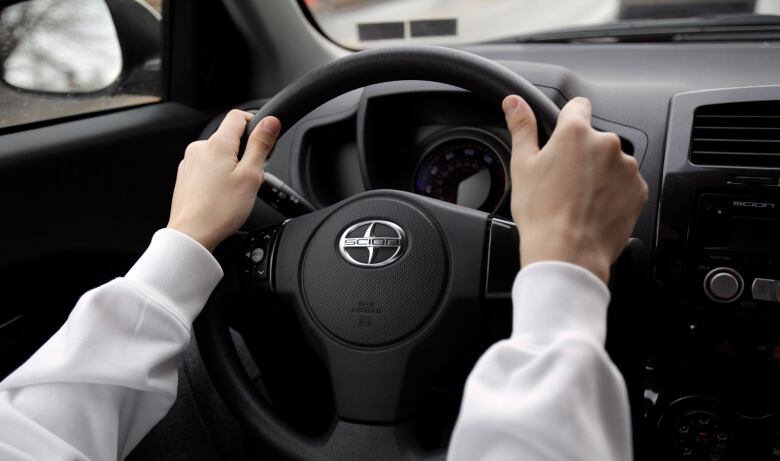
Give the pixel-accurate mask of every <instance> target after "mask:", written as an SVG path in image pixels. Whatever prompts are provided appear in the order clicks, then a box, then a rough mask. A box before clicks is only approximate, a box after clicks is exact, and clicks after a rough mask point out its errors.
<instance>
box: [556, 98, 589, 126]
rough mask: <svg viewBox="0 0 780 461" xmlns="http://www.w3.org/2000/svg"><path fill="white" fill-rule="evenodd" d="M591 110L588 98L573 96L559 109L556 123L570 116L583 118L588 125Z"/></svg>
mask: <svg viewBox="0 0 780 461" xmlns="http://www.w3.org/2000/svg"><path fill="white" fill-rule="evenodd" d="M591 110H592V107H591V104H590V100H588V98H583V97H577V98H574V99H572V100H571V101H569V102H568V103H566V105H565V106H563V109H561V113H560V115H558V123H561V122H563V121H565V120H567V119H571V118H579V119H583V120H585V121H586V122H588V125H590V117H591Z"/></svg>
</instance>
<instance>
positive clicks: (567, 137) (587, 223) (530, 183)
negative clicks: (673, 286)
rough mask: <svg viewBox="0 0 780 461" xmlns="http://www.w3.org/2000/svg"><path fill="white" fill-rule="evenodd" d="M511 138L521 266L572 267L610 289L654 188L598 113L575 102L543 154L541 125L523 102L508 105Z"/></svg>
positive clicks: (512, 99) (506, 101)
mask: <svg viewBox="0 0 780 461" xmlns="http://www.w3.org/2000/svg"><path fill="white" fill-rule="evenodd" d="M503 109H504V113H505V114H506V121H507V126H508V127H509V131H510V132H511V133H512V161H511V167H510V170H511V176H512V217H513V218H514V220H515V223H517V226H518V231H519V232H520V263H521V266H526V265H528V264H531V263H533V262H537V261H546V260H557V261H566V262H570V263H573V264H577V265H579V266H582V267H584V268H586V269H588V270H590V271H591V272H593V273H594V274H596V275H597V276H598V277H599V278H600V279H601V280H603V281H604V282H605V283H606V282H607V281H608V279H609V268H610V265H611V264H612V263H613V262H614V261H615V260H616V259H617V258H618V256H620V253H621V252H622V251H623V248H624V247H625V245H626V241H627V240H628V237H629V236H630V235H631V230H632V229H633V228H634V224H635V223H636V219H637V217H638V216H639V212H640V210H641V209H642V206H643V204H644V203H645V201H646V200H647V184H646V183H645V181H644V180H643V179H642V177H641V176H640V174H639V168H638V166H637V163H636V160H634V158H633V157H631V156H628V155H626V154H624V153H623V152H622V151H621V149H620V139H619V138H618V137H617V135H615V134H614V133H600V132H598V131H596V130H594V129H593V128H592V127H591V124H590V118H591V105H590V101H588V100H587V99H585V98H575V99H573V100H571V101H570V102H569V103H568V104H566V106H565V107H564V108H563V109H562V110H561V114H560V116H559V117H558V125H557V126H556V128H555V131H554V132H553V134H552V136H551V137H550V140H549V141H548V142H547V144H546V145H545V146H544V148H543V149H541V150H540V149H539V141H538V138H537V129H536V118H535V117H534V113H533V111H532V110H531V108H530V107H529V106H528V104H527V103H526V102H525V101H523V100H522V99H521V98H520V97H518V96H514V95H513V96H508V97H507V98H506V99H504V102H503Z"/></svg>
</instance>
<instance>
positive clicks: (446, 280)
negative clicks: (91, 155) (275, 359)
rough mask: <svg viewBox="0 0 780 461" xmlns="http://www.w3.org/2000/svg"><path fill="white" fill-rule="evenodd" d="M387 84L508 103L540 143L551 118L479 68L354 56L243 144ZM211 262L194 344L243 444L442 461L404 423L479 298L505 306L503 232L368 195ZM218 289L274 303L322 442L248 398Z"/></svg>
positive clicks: (548, 105)
mask: <svg viewBox="0 0 780 461" xmlns="http://www.w3.org/2000/svg"><path fill="white" fill-rule="evenodd" d="M395 80H428V81H434V82H441V83H445V84H450V85H454V86H457V87H461V88H464V89H466V90H469V91H471V92H473V93H475V94H478V95H481V96H483V97H485V98H487V99H488V100H489V101H490V102H491V103H494V104H495V107H496V108H498V107H500V103H501V101H502V100H503V98H504V97H506V96H507V95H509V94H518V95H520V96H521V97H523V98H524V99H525V100H526V101H528V103H529V104H530V106H531V107H532V108H533V110H534V112H535V113H536V116H537V119H538V121H539V126H540V129H541V131H542V134H543V135H549V134H550V132H551V130H552V128H553V127H554V126H555V122H556V120H557V116H558V112H559V110H558V108H557V107H556V106H555V105H554V104H553V103H552V101H550V100H549V99H548V98H547V97H546V96H545V95H544V94H543V93H542V92H540V91H539V90H538V89H537V88H536V87H534V86H533V85H532V84H530V83H529V82H528V81H526V80H525V79H523V78H522V77H520V76H518V75H516V74H515V73H513V72H511V71H510V70H508V69H507V68H505V67H503V66H501V65H499V64H496V63H494V62H492V61H489V60H487V59H484V58H481V57H478V56H475V55H473V54H470V53H466V52H463V51H456V50H452V49H446V48H438V47H428V46H415V47H397V48H383V49H377V50H371V51H363V52H359V53H355V54H353V55H350V56H348V57H345V58H343V59H339V60H337V61H335V62H332V63H330V64H327V65H325V66H323V67H321V68H319V69H317V70H315V71H313V72H311V73H310V74H308V75H306V76H304V77H303V78H301V79H300V80H298V81H297V82H295V83H293V84H292V85H290V86H289V87H287V88H286V89H284V90H283V91H281V92H280V93H279V94H277V95H276V96H275V97H274V98H273V99H271V100H270V101H269V102H268V103H267V104H265V105H264V106H263V107H262V108H261V109H260V111H259V112H258V113H257V114H256V115H255V117H254V118H253V119H252V121H251V123H250V124H249V127H248V131H251V129H253V128H254V126H255V125H256V124H257V123H258V122H259V120H260V119H262V118H263V117H265V116H266V115H275V116H277V117H278V118H279V119H280V120H281V122H282V130H285V129H287V128H289V127H291V126H293V125H294V124H295V123H296V122H297V121H299V120H300V119H301V118H302V117H304V116H305V115H306V114H308V113H309V112H310V111H312V110H313V109H315V108H316V107H318V106H319V105H321V104H323V103H325V102H327V101H329V100H330V99H332V98H334V97H336V96H339V95H341V94H343V93H345V92H347V91H351V90H354V89H357V88H361V87H364V86H367V85H371V84H376V83H382V82H387V81H395ZM411 110H413V109H411ZM217 254H218V255H220V256H218V257H219V258H220V259H221V262H222V264H223V267H225V271H226V277H225V280H223V283H222V284H221V287H222V288H221V289H218V290H217V292H215V294H214V296H212V298H211V300H210V301H209V305H208V306H207V307H206V309H205V310H204V312H203V314H202V315H201V318H200V319H199V320H198V322H197V324H196V337H197V341H198V346H199V348H200V351H201V354H202V356H203V359H204V363H205V365H206V367H207V369H208V371H209V374H210V376H211V378H212V381H213V382H214V385H215V387H216V389H217V391H218V392H219V394H220V396H221V398H222V400H223V401H224V402H225V404H226V405H227V406H228V408H229V409H230V410H231V411H232V412H233V414H234V415H235V416H236V417H237V418H238V419H239V420H240V421H241V422H242V423H243V425H244V426H245V428H246V430H248V431H249V432H250V434H252V435H254V436H256V437H258V438H259V439H261V440H262V441H263V442H264V443H266V444H267V445H268V446H270V447H272V448H273V449H274V450H275V451H277V452H278V453H279V454H280V455H282V456H283V457H284V458H289V459H301V460H320V459H323V460H324V459H329V460H333V459H338V460H352V459H361V460H362V459H372V460H378V459H388V460H398V459H411V460H421V459H442V458H443V457H444V455H445V454H444V453H443V452H441V451H439V452H431V451H426V450H423V449H421V448H420V447H418V446H416V444H415V442H414V437H413V436H412V434H411V431H410V428H409V425H408V424H407V423H406V421H408V419H409V417H410V416H411V414H412V412H413V410H414V408H415V406H416V405H417V404H418V403H419V399H420V396H421V394H422V392H423V391H424V390H425V388H426V386H428V385H429V384H430V380H431V378H432V376H433V374H434V373H435V372H436V371H437V369H438V368H439V365H440V364H443V363H446V362H447V359H448V357H452V356H453V355H455V354H458V353H462V351H463V345H464V342H465V341H462V338H464V337H466V336H468V335H469V332H471V331H472V329H473V328H474V324H475V323H476V322H477V320H478V318H479V315H480V314H479V306H480V305H481V303H482V302H483V301H484V300H485V298H489V297H495V296H508V292H509V290H510V287H511V280H512V278H513V276H514V272H515V271H516V270H517V254H518V253H517V233H516V231H515V229H514V225H513V224H512V223H508V222H506V221H501V220H498V219H494V218H492V217H491V216H490V215H488V214H486V213H482V212H479V211H475V210H472V209H468V208H465V207H461V206H457V205H452V204H449V203H446V202H441V201H437V200H433V199H429V198H426V197H421V196H418V195H414V194H411V193H406V192H400V191H389V190H378V191H369V192H365V193H362V194H358V195H356V196H354V197H351V198H349V199H346V200H344V201H342V202H340V203H338V204H336V205H333V206H330V207H328V208H325V209H321V210H317V211H314V212H312V213H309V214H306V215H304V216H300V217H298V218H295V219H291V220H287V221H286V222H284V223H282V224H279V225H277V226H274V227H271V228H266V229H259V230H255V231H252V232H249V233H246V234H238V235H236V236H234V237H232V238H231V239H229V240H228V241H226V243H225V244H223V245H222V248H221V250H220V251H218V253H217ZM236 282H237V283H236ZM229 287H233V288H238V289H242V290H247V291H249V292H251V293H256V294H257V296H268V295H269V293H275V295H276V296H278V297H279V299H280V300H281V302H283V303H284V304H285V305H287V306H289V307H290V308H293V309H295V312H296V314H297V317H298V320H299V321H300V323H301V326H302V329H303V331H304V333H305V336H306V338H307V340H308V342H309V344H310V346H311V347H312V349H313V350H314V351H315V353H316V354H317V356H318V357H319V359H320V360H321V362H322V363H323V364H324V365H325V367H326V368H327V370H328V373H329V376H330V380H331V385H332V390H333V397H334V401H335V406H336V414H337V418H336V420H335V421H334V423H333V425H332V428H331V430H330V431H328V433H327V434H326V435H324V436H320V437H316V438H313V437H307V436H305V435H302V434H300V433H298V432H296V431H295V430H293V429H292V428H290V427H289V426H288V425H287V424H285V423H284V422H283V421H282V419H281V418H280V415H277V414H276V413H275V412H274V410H273V409H272V408H271V406H270V404H269V403H268V402H267V401H266V400H265V399H263V398H262V397H261V396H260V394H259V393H258V392H257V390H256V388H255V386H254V384H253V383H252V381H251V379H250V378H249V376H248V375H247V373H246V372H245V370H244V368H243V366H242V364H241V360H240V359H239V356H238V354H237V353H236V349H235V346H234V344H233V342H232V339H231V336H230V333H229V329H228V320H227V314H226V310H227V309H226V308H225V306H221V305H220V304H221V303H222V301H221V299H223V298H222V297H221V296H220V292H224V291H225V290H228V289H230V288H229Z"/></svg>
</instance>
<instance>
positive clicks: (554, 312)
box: [449, 262, 632, 461]
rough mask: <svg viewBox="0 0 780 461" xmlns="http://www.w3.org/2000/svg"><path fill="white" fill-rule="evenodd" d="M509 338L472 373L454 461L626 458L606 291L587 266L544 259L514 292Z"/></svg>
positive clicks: (622, 397) (625, 422) (625, 421)
mask: <svg viewBox="0 0 780 461" xmlns="http://www.w3.org/2000/svg"><path fill="white" fill-rule="evenodd" d="M513 302H514V319H513V332H512V336H511V337H510V338H509V339H507V340H505V341H501V342H499V343H497V344H495V345H494V346H493V347H491V348H490V349H489V350H488V351H487V352H486V353H485V354H484V355H483V357H482V358H481V359H480V361H479V362H478V363H477V365H476V366H475V368H474V370H473V371H472V373H471V376H470V377H469V379H468V381H467V384H466V389H465V393H464V397H463V404H462V408H461V413H460V417H459V420H458V423H457V425H456V428H455V431H454V433H453V438H452V442H451V445H450V451H449V458H450V459H452V460H479V459H490V460H504V459H506V460H509V459H527V460H535V461H536V460H594V459H599V460H615V461H618V460H620V461H626V460H630V459H631V457H632V454H631V434H630V415H629V407H628V399H627V394H626V389H625V384H624V382H623V379H622V376H621V375H620V373H619V372H618V370H617V369H616V367H615V366H614V364H613V363H612V362H611V361H610V359H609V357H608V356H607V354H606V352H605V350H604V348H603V344H604V339H605V336H606V309H607V304H608V302H609V292H608V291H607V288H606V286H604V284H603V283H602V282H601V281H600V280H598V279H597V278H596V277H595V276H594V275H593V274H592V273H590V272H589V271H587V270H585V269H582V268H581V267H576V266H573V265H571V264H565V263H558V262H544V263H537V264H533V265H530V266H528V267H527V268H525V269H523V270H522V271H521V273H520V275H518V278H517V280H516V281H515V285H514V289H513Z"/></svg>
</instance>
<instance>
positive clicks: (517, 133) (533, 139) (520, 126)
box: [501, 94, 539, 155]
mask: <svg viewBox="0 0 780 461" xmlns="http://www.w3.org/2000/svg"><path fill="white" fill-rule="evenodd" d="M501 108H502V109H504V115H505V116H506V126H507V128H509V132H510V133H511V134H512V153H513V154H520V155H533V154H536V153H538V152H539V135H538V133H537V129H536V116H535V115H534V111H533V110H531V106H529V105H528V103H527V102H525V101H524V100H523V98H521V97H520V96H517V95H514V94H513V95H510V96H507V97H506V98H504V102H503V103H501Z"/></svg>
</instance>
